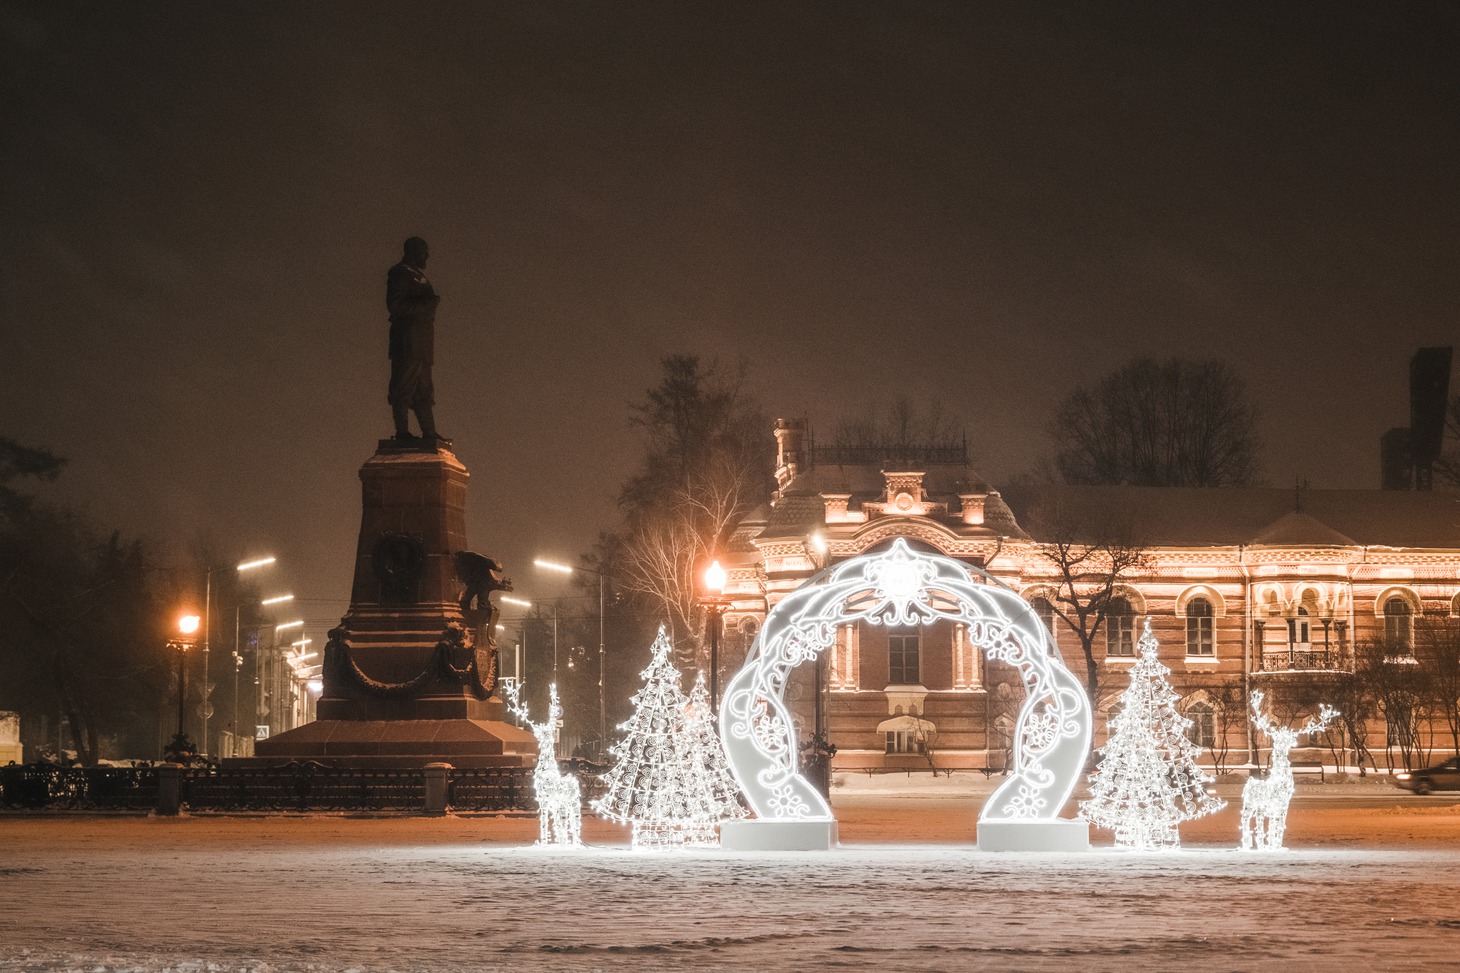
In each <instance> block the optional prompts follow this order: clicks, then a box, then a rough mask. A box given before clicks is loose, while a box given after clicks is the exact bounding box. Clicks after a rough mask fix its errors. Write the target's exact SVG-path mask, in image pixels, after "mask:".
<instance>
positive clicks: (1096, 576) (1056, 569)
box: [1026, 496, 1149, 708]
mask: <svg viewBox="0 0 1460 973" xmlns="http://www.w3.org/2000/svg"><path fill="white" fill-rule="evenodd" d="M1026 521H1027V526H1028V529H1029V532H1030V534H1031V535H1032V536H1033V537H1034V539H1035V547H1034V550H1035V553H1036V555H1037V556H1038V557H1039V559H1040V560H1042V561H1043V562H1045V565H1046V567H1047V568H1048V569H1050V570H1051V572H1052V575H1053V576H1052V578H1050V580H1049V581H1048V582H1047V583H1048V585H1049V588H1050V589H1051V591H1052V593H1053V595H1054V597H1053V598H1052V599H1051V607H1052V608H1053V609H1054V613H1055V615H1056V616H1057V617H1058V618H1059V620H1060V621H1061V622H1062V623H1063V624H1064V626H1065V627H1066V628H1068V629H1069V630H1070V631H1071V632H1073V633H1074V635H1075V637H1076V638H1077V639H1079V642H1080V649H1081V651H1082V652H1083V653H1084V656H1085V683H1086V689H1087V691H1088V692H1089V694H1090V703H1091V705H1092V706H1095V707H1097V708H1098V707H1099V705H1100V665H1099V662H1098V661H1097V659H1096V655H1095V640H1096V638H1097V637H1098V636H1099V635H1100V634H1101V633H1102V632H1103V631H1104V630H1105V626H1106V623H1107V621H1108V618H1109V615H1110V610H1111V608H1112V607H1113V606H1114V604H1115V597H1116V593H1117V589H1118V588H1119V587H1120V584H1121V579H1122V578H1123V577H1125V576H1127V575H1129V574H1132V573H1138V572H1140V571H1141V570H1143V569H1145V568H1146V567H1147V566H1148V560H1149V559H1148V556H1147V553H1146V549H1145V547H1144V546H1143V545H1141V544H1140V543H1138V542H1137V541H1136V540H1135V539H1134V535H1133V533H1132V531H1131V529H1130V528H1129V526H1128V525H1125V524H1122V523H1119V522H1117V521H1114V520H1111V519H1110V518H1109V516H1108V514H1105V513H1100V512H1097V511H1094V510H1089V509H1083V510H1082V509H1077V508H1075V507H1074V506H1072V505H1069V504H1068V503H1066V502H1065V501H1064V500H1063V499H1062V498H1060V497H1058V496H1056V497H1054V498H1053V499H1050V500H1048V501H1046V502H1045V503H1043V504H1042V505H1041V506H1039V507H1037V508H1036V509H1034V510H1033V511H1031V513H1030V514H1029V516H1028V517H1027V518H1026Z"/></svg>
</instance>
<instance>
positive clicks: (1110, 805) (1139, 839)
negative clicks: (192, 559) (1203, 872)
mask: <svg viewBox="0 0 1460 973" xmlns="http://www.w3.org/2000/svg"><path fill="white" fill-rule="evenodd" d="M1140 652H1141V656H1140V658H1139V659H1138V660H1137V661H1136V663H1135V665H1133V666H1132V667H1131V672H1130V686H1129V687H1127V689H1126V691H1125V692H1124V693H1122V694H1121V697H1120V711H1119V712H1118V713H1117V714H1116V717H1115V719H1114V720H1112V721H1111V724H1110V728H1111V735H1110V739H1109V740H1108V741H1107V742H1106V744H1105V747H1104V748H1103V749H1102V750H1101V751H1100V753H1101V754H1102V759H1101V761H1100V766H1099V768H1098V769H1097V770H1096V771H1095V773H1093V774H1091V775H1090V799H1089V800H1088V801H1082V802H1081V803H1080V810H1081V811H1082V812H1083V813H1084V815H1085V817H1086V818H1088V819H1089V820H1090V821H1091V822H1092V823H1093V824H1095V825H1098V826H1099V827H1102V828H1109V829H1110V830H1111V831H1114V832H1115V844H1116V846H1117V847H1121V848H1135V849H1139V850H1146V851H1151V850H1157V849H1165V848H1179V847H1181V835H1180V833H1179V832H1178V831H1177V830H1176V826H1177V825H1178V824H1180V823H1181V822H1182V821H1190V820H1192V819H1193V818H1199V817H1201V816H1202V815H1204V814H1211V813H1213V812H1215V811H1219V810H1221V809H1222V808H1223V807H1225V806H1226V805H1225V802H1223V801H1221V800H1219V799H1218V798H1216V797H1214V796H1212V795H1211V794H1208V793H1207V785H1209V784H1210V783H1212V778H1211V777H1209V776H1207V775H1206V774H1205V773H1203V772H1202V770H1201V768H1200V767H1198V766H1197V765H1196V758H1197V757H1198V756H1199V755H1200V753H1201V748H1200V747H1198V746H1197V745H1196V744H1194V743H1192V742H1191V740H1189V739H1188V738H1187V735H1186V731H1187V730H1188V729H1189V728H1190V726H1191V721H1190V720H1188V719H1187V718H1186V717H1184V716H1182V715H1181V714H1180V713H1179V712H1177V710H1176V701H1177V698H1178V697H1177V695H1176V692H1175V690H1173V689H1172V688H1171V684H1170V682H1168V681H1167V679H1166V677H1167V676H1168V675H1170V672H1171V670H1169V669H1167V668H1166V667H1165V666H1163V665H1162V664H1161V662H1160V660H1159V659H1158V658H1157V657H1156V652H1157V644H1156V639H1155V637H1154V636H1153V635H1151V622H1150V619H1147V620H1146V628H1145V632H1144V633H1142V635H1141V641H1140Z"/></svg>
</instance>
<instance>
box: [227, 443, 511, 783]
mask: <svg viewBox="0 0 1460 973" xmlns="http://www.w3.org/2000/svg"><path fill="white" fill-rule="evenodd" d="M468 479H469V474H468V473H467V471H466V467H464V466H463V465H462V464H461V462H460V461H459V460H458V459H457V458H456V456H455V455H454V454H453V453H452V452H451V451H450V449H448V448H446V447H445V446H444V445H441V444H437V443H426V442H410V443H398V442H396V441H394V440H388V439H387V440H381V442H380V445H379V448H378V449H377V450H376V453H375V455H374V456H372V457H370V459H369V460H367V461H366V463H365V465H364V466H363V467H362V468H361V469H360V483H361V488H362V498H361V514H360V536H359V542H358V544H357V545H356V549H355V577H354V584H353V587H352V589H351V595H350V610H349V612H348V613H347V614H346V615H345V617H344V619H343V620H341V622H340V628H338V629H336V630H334V631H333V632H331V633H330V636H331V637H330V642H329V645H328V646H327V647H326V649H325V657H324V674H323V675H324V691H323V694H322V695H321V696H320V699H319V702H318V706H317V713H318V717H319V718H318V719H317V720H316V721H315V722H313V723H309V724H306V725H304V726H301V727H298V728H296V729H293V730H289V731H287V732H284V733H281V734H279V735H277V736H274V737H271V738H269V739H267V740H259V741H258V742H257V743H256V745H255V748H254V753H255V757H254V758H252V759H243V760H234V761H229V763H231V764H236V765H254V766H257V765H259V764H277V763H282V762H286V761H290V760H317V761H319V762H321V763H326V764H348V765H350V766H370V767H408V766H421V765H424V764H427V763H431V762H434V761H446V762H448V763H451V764H453V765H455V766H458V767H493V766H524V765H530V764H532V763H533V762H534V761H535V759H536V753H537V743H536V741H535V740H534V739H533V737H532V734H531V733H528V732H527V731H525V730H521V729H518V728H517V727H514V726H512V725H511V724H510V723H508V722H507V720H506V711H505V708H504V706H503V704H502V701H501V700H500V699H499V698H498V697H496V696H495V695H490V696H489V695H488V693H489V692H490V691H491V690H492V688H493V687H494V685H495V681H496V680H495V658H494V657H493V654H492V652H491V651H490V649H489V647H487V646H485V645H477V644H473V639H472V633H471V632H469V631H466V630H464V628H463V624H462V621H463V620H462V614H461V609H460V607H459V604H458V594H457V592H458V591H459V585H458V583H457V580H456V564H455V556H456V553H457V552H458V551H464V550H466V549H467V543H466V486H467V480H468Z"/></svg>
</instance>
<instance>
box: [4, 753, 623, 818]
mask: <svg viewBox="0 0 1460 973" xmlns="http://www.w3.org/2000/svg"><path fill="white" fill-rule="evenodd" d="M562 769H563V771H564V772H565V773H572V774H575V775H576V776H578V778H579V780H580V782H581V786H582V791H583V800H584V802H585V804H586V803H587V801H589V800H590V799H591V798H592V797H594V796H595V795H596V794H597V793H598V792H599V790H600V785H599V783H598V777H597V773H598V772H599V771H601V770H602V769H603V768H602V767H601V766H600V765H597V764H591V763H588V762H587V761H563V762H562ZM161 773H171V774H173V775H176V776H175V777H174V778H172V779H174V780H175V784H176V785H180V793H178V794H177V797H178V799H180V804H181V806H182V807H184V808H186V809H187V810H190V811H224V812H227V811H257V812H270V811H275V812H288V811H293V812H298V811H367V812H368V811H381V812H396V813H406V814H411V813H415V814H422V813H427V811H428V808H427V785H426V777H427V771H425V770H424V769H423V768H413V769H408V770H374V769H364V768H349V767H330V766H326V765H324V764H320V763H315V762H313V761H302V762H295V763H290V764H285V765H282V766H278V767H257V768H255V767H250V768H234V767H230V768H217V767H194V768H188V769H183V770H177V769H172V768H169V769H168V770H167V771H160V769H159V768H158V767H156V766H145V767H59V766H56V765H54V764H29V765H26V766H18V765H15V764H11V765H10V766H6V767H0V807H3V808H5V809H7V810H85V811H151V810H155V809H159V808H162V807H163V805H164V804H165V803H166V802H165V801H164V800H162V795H161V793H160V791H161V790H162V789H161V788H159V784H158V781H159V777H160V776H161ZM437 773H440V771H437ZM532 773H533V771H532V768H531V767H491V768H482V769H471V768H452V769H450V770H448V771H446V795H445V808H444V809H445V810H449V811H532V810H536V808H537V801H536V798H535V796H534V794H533V787H532ZM437 800H438V802H439V800H440V798H439V797H438V798H437ZM440 810H441V808H440V806H439V803H438V807H437V812H438V813H439V812H440Z"/></svg>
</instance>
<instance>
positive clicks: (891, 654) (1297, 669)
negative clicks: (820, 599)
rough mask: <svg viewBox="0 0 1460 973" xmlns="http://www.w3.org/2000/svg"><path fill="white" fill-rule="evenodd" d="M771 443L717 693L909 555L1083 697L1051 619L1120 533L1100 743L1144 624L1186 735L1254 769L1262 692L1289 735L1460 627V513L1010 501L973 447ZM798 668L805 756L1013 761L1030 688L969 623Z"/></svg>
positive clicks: (854, 643)
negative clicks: (862, 574) (835, 591)
mask: <svg viewBox="0 0 1460 973" xmlns="http://www.w3.org/2000/svg"><path fill="white" fill-rule="evenodd" d="M775 435H776V440H777V446H778V449H777V460H776V471H775V474H776V486H777V489H776V491H775V494H774V496H773V499H772V501H771V502H770V504H769V505H768V506H766V507H764V508H762V509H760V510H757V511H755V512H754V513H753V514H751V515H750V516H749V517H747V518H746V519H745V520H744V521H743V522H742V523H741V524H740V525H739V528H738V530H736V532H735V533H734V535H733V537H732V538H731V540H730V542H729V545H728V547H729V549H728V551H727V552H726V558H725V561H726V567H727V570H728V575H729V581H728V584H727V587H726V592H725V594H726V597H727V598H728V599H730V601H731V607H730V609H729V610H728V611H727V612H726V615H725V626H726V638H725V639H724V645H725V647H726V648H725V651H724V652H723V653H722V656H721V669H722V684H723V681H724V678H725V676H724V675H723V673H724V672H733V671H734V669H735V668H737V667H738V665H739V663H740V661H741V660H742V659H743V657H744V652H745V651H746V650H747V649H748V648H749V646H750V645H751V644H752V642H753V640H754V636H755V633H756V632H757V631H758V630H759V627H760V625H761V624H762V622H763V621H764V619H765V616H766V613H767V612H768V611H769V610H770V609H771V608H772V607H774V605H775V604H776V603H777V602H778V601H779V600H780V599H782V598H784V597H785V596H786V595H787V594H789V593H790V592H792V591H794V590H796V588H798V587H799V586H800V585H802V584H803V583H805V582H806V581H807V580H809V579H810V578H811V577H812V576H813V575H815V574H816V573H817V572H818V571H820V570H822V569H823V568H825V567H827V566H828V565H831V564H834V563H835V562H837V561H839V560H843V559H846V558H850V557H855V556H858V555H861V554H866V553H869V552H874V551H877V550H879V549H880V548H882V547H884V546H886V545H888V544H890V543H891V542H892V541H893V540H894V539H896V538H899V537H901V538H907V539H908V540H909V541H910V542H911V543H914V544H917V545H920V546H922V547H923V548H924V549H926V550H930V551H935V552H937V553H940V554H943V555H946V556H948V557H951V558H954V559H957V560H960V561H964V562H966V563H968V564H970V565H974V566H977V567H979V568H982V569H983V570H984V571H986V572H987V573H988V575H989V576H990V577H991V578H992V579H993V580H994V581H996V582H998V583H1001V584H1004V585H1007V586H1008V587H1010V588H1012V589H1014V590H1015V591H1018V592H1019V593H1020V594H1021V595H1023V596H1024V597H1025V599H1026V600H1028V601H1029V602H1030V604H1031V606H1033V608H1034V610H1035V611H1036V613H1038V614H1039V615H1040V616H1041V617H1042V618H1044V619H1045V620H1046V623H1047V624H1048V625H1049V628H1050V632H1051V640H1052V642H1053V644H1054V646H1055V648H1057V649H1058V651H1059V652H1060V653H1061V654H1062V656H1063V658H1064V660H1065V662H1066V664H1067V665H1068V666H1069V668H1070V669H1071V670H1072V671H1073V672H1074V673H1075V674H1076V675H1077V677H1079V678H1081V679H1082V680H1086V679H1087V674H1088V666H1087V657H1086V651H1085V648H1084V645H1083V641H1082V640H1081V639H1080V638H1079V636H1078V634H1077V632H1076V631H1075V630H1073V629H1072V628H1071V627H1070V626H1069V625H1067V624H1066V623H1065V622H1064V621H1062V620H1061V618H1060V617H1059V614H1060V612H1063V613H1065V614H1069V613H1070V608H1071V604H1070V597H1069V592H1070V590H1071V589H1070V587H1069V586H1068V585H1062V571H1061V567H1062V562H1061V559H1060V556H1059V546H1060V544H1061V542H1071V543H1074V544H1076V545H1079V544H1093V543H1095V541H1094V538H1095V537H1096V536H1097V535H1102V534H1104V535H1108V534H1109V533H1110V532H1111V531H1113V530H1114V531H1119V532H1123V533H1124V535H1126V536H1127V537H1128V540H1127V541H1125V542H1123V543H1125V545H1126V547H1127V549H1129V550H1133V551H1135V552H1136V554H1137V556H1136V558H1135V563H1133V564H1132V566H1131V567H1130V568H1128V569H1127V570H1125V571H1122V572H1120V574H1119V575H1118V577H1117V578H1116V583H1115V585H1114V587H1113V588H1112V589H1111V590H1110V592H1109V593H1108V595H1106V596H1104V597H1102V598H1101V599H1100V600H1101V614H1102V617H1103V621H1102V622H1101V624H1100V626H1099V628H1098V629H1097V630H1096V631H1095V633H1094V639H1093V642H1092V645H1091V657H1092V658H1091V660H1088V661H1093V664H1094V670H1095V684H1096V689H1095V695H1096V697H1097V700H1096V706H1095V709H1096V720H1095V731H1096V743H1097V745H1099V744H1101V743H1102V742H1103V740H1104V735H1105V728H1106V724H1107V722H1108V719H1109V717H1110V715H1111V708H1112V706H1113V705H1114V703H1115V701H1116V700H1117V698H1118V697H1119V694H1120V692H1121V690H1122V689H1124V687H1125V685H1126V679H1125V677H1124V674H1125V672H1126V671H1128V668H1129V666H1130V664H1131V663H1132V662H1133V661H1134V659H1135V657H1136V654H1137V652H1138V649H1137V643H1138V641H1139V637H1140V633H1141V631H1142V628H1143V626H1144V623H1145V622H1146V621H1147V620H1149V621H1150V623H1151V629H1152V632H1153V634H1154V635H1155V637H1156V638H1157V639H1158V641H1159V642H1160V655H1161V660H1162V662H1163V663H1164V664H1165V665H1166V666H1167V667H1168V668H1169V669H1170V670H1171V673H1172V675H1171V680H1172V683H1173V685H1174V687H1175V688H1176V690H1177V692H1178V693H1180V694H1181V697H1182V702H1181V705H1182V708H1183V711H1184V712H1185V713H1186V715H1187V716H1188V717H1189V718H1190V719H1192V721H1193V727H1192V731H1191V732H1192V735H1193V738H1194V739H1195V740H1197V742H1199V743H1201V744H1202V745H1203V746H1206V747H1209V748H1211V749H1212V752H1213V755H1214V756H1218V755H1220V756H1221V757H1222V758H1223V759H1230V760H1232V761H1233V762H1239V763H1240V762H1243V761H1245V760H1248V759H1251V758H1253V757H1256V758H1257V759H1260V758H1261V750H1262V744H1263V741H1262V740H1260V739H1253V738H1252V737H1251V733H1250V730H1249V729H1248V721H1247V720H1246V700H1247V694H1248V693H1249V692H1250V691H1251V690H1253V689H1264V690H1265V691H1266V692H1267V695H1268V698H1269V700H1270V701H1271V702H1272V704H1273V708H1274V712H1275V715H1276V716H1277V717H1278V718H1279V719H1280V720H1296V719H1298V718H1300V717H1306V715H1307V713H1308V712H1312V711H1316V708H1317V705H1318V703H1319V702H1323V701H1329V702H1334V703H1335V704H1337V703H1338V702H1339V700H1337V699H1334V698H1333V697H1336V696H1341V695H1342V693H1343V692H1345V691H1346V688H1345V684H1343V677H1344V676H1345V675H1346V674H1348V673H1350V672H1352V670H1353V668H1354V666H1355V664H1356V663H1355V659H1356V654H1357V652H1358V651H1359V650H1360V648H1361V647H1363V646H1365V645H1368V644H1371V643H1373V642H1376V641H1378V640H1387V644H1388V645H1389V649H1388V650H1387V651H1389V652H1390V654H1391V655H1392V656H1393V657H1394V661H1395V662H1396V664H1400V663H1403V662H1406V661H1412V660H1409V659H1408V658H1407V656H1406V652H1405V647H1406V646H1412V644H1413V641H1414V638H1415V626H1416V624H1417V623H1419V624H1423V622H1424V620H1426V619H1436V618H1440V619H1446V618H1455V617H1456V616H1460V497H1457V496H1455V495H1453V494H1437V493H1418V492H1392V491H1362V490H1352V491H1319V490H1304V491H1293V490H1276V489H1255V488H1242V489H1224V490H1199V489H1165V488H1128V487H1044V488H1038V489H1027V490H1024V491H1019V492H1014V493H1012V494H1011V496H1010V497H1009V498H1007V499H1006V498H1005V497H1004V496H1003V495H1001V494H1000V492H999V491H997V490H994V489H992V488H991V487H990V486H989V485H988V484H986V483H984V482H983V481H982V480H981V479H980V478H979V477H978V476H977V474H976V473H975V472H974V471H973V470H972V469H971V468H970V467H969V464H968V461H967V456H966V450H964V449H961V448H957V447H954V448H922V449H917V448H914V449H900V450H895V451H893V450H882V449H875V448H863V449H836V448H832V449H817V448H816V447H815V446H814V445H813V444H811V443H810V442H809V440H808V436H807V431H806V424H805V422H804V421H802V420H781V421H779V422H778V423H777V425H776V430H775ZM1016 511H1017V514H1016ZM1052 511H1055V512H1058V516H1051V512H1052ZM1051 524H1055V525H1057V526H1049V525H1051ZM1107 573H1108V572H1107ZM1077 600H1078V598H1077ZM802 670H805V671H802ZM802 670H798V671H797V672H796V674H795V676H794V678H793V681H792V683H791V685H790V686H789V687H788V690H787V693H786V698H787V699H788V700H789V701H790V702H791V704H792V706H793V708H794V710H795V712H796V713H797V716H798V719H799V721H800V723H801V736H802V739H803V740H804V739H805V738H806V737H807V736H808V735H809V734H810V733H812V732H813V731H816V730H818V729H819V730H821V731H823V732H824V733H825V734H826V736H827V738H828V739H829V741H830V742H831V743H832V744H834V745H835V746H836V747H837V751H838V752H837V754H836V757H835V758H834V763H835V765H836V766H838V767H842V768H850V767H868V768H873V767H900V766H908V767H919V766H921V767H927V766H929V765H933V766H938V767H948V768H954V767H999V766H1002V762H1003V761H1005V760H1006V759H1007V754H1008V752H1009V747H1010V743H1011V741H1010V734H1011V732H1012V728H1013V725H1014V719H1015V718H1016V716H1017V713H1018V709H1019V706H1020V704H1021V702H1022V696H1023V690H1022V684H1021V683H1020V681H1019V679H1018V677H1017V673H1014V672H1012V671H1010V670H1008V669H1007V667H1003V666H1001V665H1000V664H998V663H990V662H988V661H987V660H985V658H984V655H983V653H982V651H981V650H980V648H979V647H978V646H977V645H974V644H972V642H971V641H970V639H969V638H968V633H967V631H966V630H965V629H964V628H963V627H962V626H958V625H953V624H951V623H947V622H943V623H939V624H935V625H928V626H921V627H912V628H903V629H898V628H887V627H885V626H877V625H865V624H858V625H848V626H845V627H843V629H842V630H841V631H840V632H839V633H838V636H837V640H836V644H835V645H834V646H832V647H831V648H829V649H828V650H827V651H825V652H824V653H822V656H821V658H820V659H819V660H818V663H817V664H816V665H808V666H803V667H802ZM1377 715H1379V717H1380V718H1379V719H1377V720H1371V721H1370V723H1369V725H1368V726H1367V727H1366V728H1365V734H1366V736H1365V739H1366V740H1367V742H1368V745H1369V748H1370V749H1371V751H1374V752H1376V753H1377V754H1378V755H1379V756H1378V757H1377V760H1376V762H1377V763H1379V764H1380V765H1382V763H1383V762H1384V760H1385V759H1390V760H1391V762H1392V758H1386V752H1387V748H1389V747H1390V745H1391V744H1392V743H1393V741H1392V740H1391V739H1390V738H1391V737H1392V736H1393V733H1394V731H1393V730H1392V729H1391V728H1390V727H1389V726H1388V725H1387V723H1386V722H1385V718H1383V714H1382V713H1379V714H1377ZM1430 722H1431V723H1433V722H1434V721H1433V720H1431V721H1430ZM1442 738H1443V739H1442ZM1449 738H1450V731H1449V730H1448V729H1446V728H1441V727H1438V726H1433V725H1428V726H1427V727H1426V736H1425V740H1424V743H1423V745H1422V747H1421V749H1422V750H1423V751H1425V752H1428V751H1429V750H1430V749H1431V748H1434V749H1441V748H1442V746H1443V748H1444V749H1446V752H1448V750H1449V749H1453V747H1452V746H1451V745H1450V744H1449V743H1447V742H1446V741H1447V740H1448V739H1449ZM1229 753H1230V754H1231V755H1232V757H1231V758H1227V754H1229ZM1349 759H1351V757H1350V758H1349Z"/></svg>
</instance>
